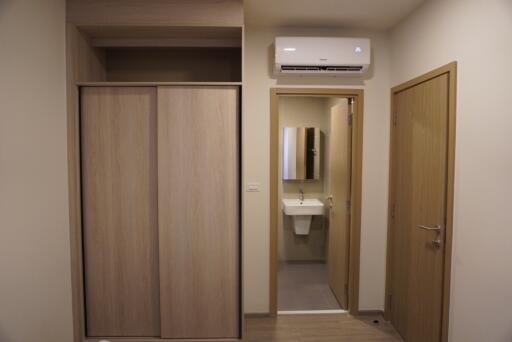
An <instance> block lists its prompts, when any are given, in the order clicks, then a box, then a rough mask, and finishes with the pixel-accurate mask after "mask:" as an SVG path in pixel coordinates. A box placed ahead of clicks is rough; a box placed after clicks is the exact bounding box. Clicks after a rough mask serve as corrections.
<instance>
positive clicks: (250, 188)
mask: <svg viewBox="0 0 512 342" xmlns="http://www.w3.org/2000/svg"><path fill="white" fill-rule="evenodd" d="M259 191H260V183H256V182H249V183H247V192H259Z"/></svg>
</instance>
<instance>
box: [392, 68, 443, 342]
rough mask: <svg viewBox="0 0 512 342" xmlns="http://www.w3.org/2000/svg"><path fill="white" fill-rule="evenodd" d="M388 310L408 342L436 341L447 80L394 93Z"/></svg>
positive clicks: (439, 312) (440, 291)
mask: <svg viewBox="0 0 512 342" xmlns="http://www.w3.org/2000/svg"><path fill="white" fill-rule="evenodd" d="M393 102H394V109H395V119H394V124H393V128H392V148H391V153H392V159H391V184H392V185H391V187H390V191H391V197H390V203H391V208H392V209H391V213H390V216H391V219H390V240H391V245H390V246H391V248H390V253H391V254H390V260H391V262H390V267H391V276H390V279H388V282H389V283H390V286H389V289H388V291H389V292H388V296H389V297H390V298H389V299H388V305H389V311H390V315H391V322H392V323H393V325H394V327H395V328H396V330H397V331H398V332H399V333H400V335H402V337H403V338H404V339H405V340H406V341H408V342H434V341H439V340H440V338H441V324H442V323H441V318H442V310H443V308H442V298H443V269H444V267H443V265H444V258H443V255H444V249H445V232H444V230H445V225H446V222H445V217H446V213H447V210H446V203H447V202H446V198H447V160H448V75H447V74H441V75H440V76H437V77H434V78H432V79H430V80H428V81H424V82H422V83H419V84H417V85H414V86H411V87H408V88H406V89H404V90H402V91H400V92H398V93H396V94H395V95H394V98H393Z"/></svg>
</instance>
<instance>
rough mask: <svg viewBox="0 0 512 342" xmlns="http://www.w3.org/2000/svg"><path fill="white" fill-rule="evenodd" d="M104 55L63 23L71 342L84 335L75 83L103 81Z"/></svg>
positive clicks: (77, 104)
mask: <svg viewBox="0 0 512 342" xmlns="http://www.w3.org/2000/svg"><path fill="white" fill-rule="evenodd" d="M105 80H106V77H105V68H104V55H103V54H102V53H101V52H99V51H98V50H97V49H94V48H91V47H90V46H89V44H88V41H87V39H86V38H85V37H84V36H83V35H82V34H81V33H80V32H79V31H78V30H77V28H76V27H75V26H74V25H72V24H66V87H67V129H68V146H67V147H68V175H69V178H68V183H69V225H70V229H69V231H70V234H69V236H70V245H71V279H72V290H73V291H72V292H73V328H74V329H73V335H74V341H75V342H78V341H81V340H82V336H84V335H85V330H84V329H85V324H84V322H85V318H84V293H83V269H82V266H83V263H82V234H81V232H82V230H81V228H82V227H81V224H82V222H81V217H82V216H81V189H80V151H79V146H80V132H79V126H80V122H79V121H80V120H79V92H78V87H77V86H76V82H77V81H105Z"/></svg>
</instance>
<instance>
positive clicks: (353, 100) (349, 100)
mask: <svg viewBox="0 0 512 342" xmlns="http://www.w3.org/2000/svg"><path fill="white" fill-rule="evenodd" d="M354 102H355V99H354V98H353V97H351V98H349V99H348V103H350V105H353V104H354Z"/></svg>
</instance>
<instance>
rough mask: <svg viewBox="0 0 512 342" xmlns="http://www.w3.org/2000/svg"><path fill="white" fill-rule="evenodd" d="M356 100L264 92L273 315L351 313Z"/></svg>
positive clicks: (346, 95)
mask: <svg viewBox="0 0 512 342" xmlns="http://www.w3.org/2000/svg"><path fill="white" fill-rule="evenodd" d="M362 99H363V91H362V90H348V89H318V88H315V89H299V88H291V89H284V88H275V89H272V91H271V141H270V147H271V163H270V164H271V169H270V172H271V182H270V193H271V201H270V210H271V215H270V220H271V222H270V227H271V232H270V247H271V249H270V313H271V314H273V315H276V314H301V313H341V312H350V313H357V311H358V301H357V299H358V292H359V291H358V288H359V281H358V280H359V276H358V274H359V243H360V242H359V240H360V202H361V200H360V197H361V195H360V194H361V147H362V113H363V111H362Z"/></svg>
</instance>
